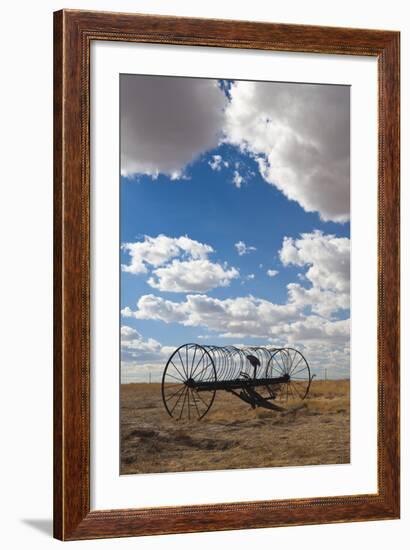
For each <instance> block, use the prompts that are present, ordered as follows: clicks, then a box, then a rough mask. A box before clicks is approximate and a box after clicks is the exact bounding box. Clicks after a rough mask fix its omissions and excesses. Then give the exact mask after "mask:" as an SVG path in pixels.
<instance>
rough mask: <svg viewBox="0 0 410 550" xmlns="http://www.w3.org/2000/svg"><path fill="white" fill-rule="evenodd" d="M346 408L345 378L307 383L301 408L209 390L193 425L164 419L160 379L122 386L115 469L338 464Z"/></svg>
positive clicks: (346, 443)
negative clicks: (279, 408) (205, 408)
mask: <svg viewBox="0 0 410 550" xmlns="http://www.w3.org/2000/svg"><path fill="white" fill-rule="evenodd" d="M299 405H300V404H299ZM349 413H350V384H349V381H348V380H340V381H334V380H328V381H321V380H317V381H316V380H314V381H313V382H312V386H311V390H310V392H309V397H308V398H307V399H306V400H305V401H303V402H302V405H301V406H299V407H298V408H294V409H293V410H292V407H291V410H290V411H289V410H288V411H285V412H275V411H271V410H267V409H262V408H257V409H252V408H251V407H250V406H249V405H247V404H246V403H244V402H242V401H240V400H239V399H238V398H236V397H234V396H232V395H231V394H229V393H226V392H223V391H221V392H217V395H216V398H215V401H214V404H213V406H212V409H211V410H210V412H209V413H208V414H207V416H205V417H204V418H203V420H201V421H200V422H198V421H191V422H188V421H179V422H176V421H175V420H173V419H171V418H170V417H169V416H168V414H167V413H166V411H165V409H164V407H163V404H162V398H161V388H160V384H126V385H122V387H121V473H123V474H130V473H148V472H178V471H195V470H215V469H218V470H219V469H231V468H254V467H272V466H295V465H308V464H339V463H346V462H349V460H350V414H349Z"/></svg>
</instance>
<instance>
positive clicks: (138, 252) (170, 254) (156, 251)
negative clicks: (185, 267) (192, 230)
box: [121, 235, 213, 274]
mask: <svg viewBox="0 0 410 550" xmlns="http://www.w3.org/2000/svg"><path fill="white" fill-rule="evenodd" d="M122 249H123V250H125V251H126V252H127V253H128V254H129V256H130V263H129V264H124V265H122V266H121V268H122V270H123V271H126V272H128V273H134V274H138V273H147V272H148V269H147V266H151V267H159V266H161V265H164V264H165V263H167V262H169V261H170V260H172V258H175V257H177V256H181V255H185V256H188V257H189V258H191V259H194V260H196V259H206V258H207V257H208V254H210V253H211V252H213V248H212V246H210V245H208V244H203V243H200V242H198V241H195V240H193V239H190V238H189V237H186V236H185V237H177V238H174V237H167V236H166V235H158V236H157V237H150V236H148V235H145V236H144V240H143V241H138V242H134V243H124V244H123V245H122Z"/></svg>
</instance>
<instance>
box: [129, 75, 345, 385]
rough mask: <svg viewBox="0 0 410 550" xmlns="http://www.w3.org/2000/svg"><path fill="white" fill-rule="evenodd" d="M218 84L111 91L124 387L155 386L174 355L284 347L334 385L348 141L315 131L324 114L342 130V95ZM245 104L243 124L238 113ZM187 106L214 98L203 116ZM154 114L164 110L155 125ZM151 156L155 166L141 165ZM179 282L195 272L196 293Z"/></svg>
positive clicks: (186, 82) (136, 80) (338, 373)
mask: <svg viewBox="0 0 410 550" xmlns="http://www.w3.org/2000/svg"><path fill="white" fill-rule="evenodd" d="M122 78H123V77H122ZM159 78H161V86H160V90H159V91H158V84H160V81H159V80H158V79H159ZM147 79H148V81H147ZM141 83H143V86H141V87H140V86H139V84H141ZM217 84H218V83H217V82H216V81H205V80H200V79H176V78H167V77H138V76H135V77H131V76H128V77H127V80H126V81H125V82H124V80H123V81H122V87H123V90H124V89H125V92H124V93H122V96H121V97H122V105H121V118H122V121H126V124H125V123H124V122H122V125H123V128H122V134H121V140H122V153H123V154H122V165H121V169H122V176H121V181H120V200H121V228H120V236H121V237H120V238H121V245H122V250H121V263H122V266H123V267H122V270H121V310H122V317H121V318H122V326H123V331H122V350H123V359H122V365H123V370H125V369H128V371H129V372H130V373H132V376H131V379H133V380H134V379H140V378H141V379H144V376H145V372H146V370H147V369H151V370H152V372H154V373H158V372H160V369H161V368H162V366H163V364H164V359H165V358H166V357H167V354H169V353H170V351H171V350H172V349H173V348H174V347H177V346H178V345H181V344H183V343H186V342H203V343H209V344H211V343H212V344H217V345H224V344H235V345H240V344H242V343H246V344H260V345H278V346H279V345H286V344H289V345H295V346H298V347H299V348H300V349H303V350H304V351H305V353H307V354H308V355H309V352H310V357H311V363H312V365H313V368H314V369H316V371H317V374H318V375H320V374H321V372H322V371H323V370H324V368H326V369H329V372H330V375H331V376H332V375H333V376H334V377H346V376H348V374H349V328H348V323H349V315H350V311H349V291H348V284H349V280H348V279H349V275H348V273H349V266H348V262H349V259H350V253H349V246H350V223H349V212H348V206H346V205H348V203H349V191H350V189H349V186H348V182H347V183H346V181H345V180H346V177H345V171H346V163H347V165H348V162H349V158H348V154H346V149H347V148H346V143H345V141H346V135H342V136H339V135H338V133H337V132H336V133H335V130H334V128H333V126H332V124H330V123H329V122H327V118H329V116H331V114H332V112H333V114H334V110H335V105H336V106H337V108H338V109H339V111H340V112H337V116H338V117H339V118H341V120H343V121H344V118H349V116H350V111H349V109H348V108H347V107H346V104H347V106H348V97H349V91H348V89H347V88H344V89H343V90H337V95H336V97H334V96H333V95H332V94H334V88H335V87H333V86H327V87H324V86H322V87H319V86H317V87H313V86H303V85H298V84H295V85H286V86H284V85H283V84H280V85H275V83H271V84H270V85H269V84H268V85H267V84H264V86H263V88H261V89H258V88H257V87H255V86H254V87H253V88H252V87H250V88H249V87H246V86H244V85H243V83H233V85H232V87H231V88H230V89H229V93H226V87H225V89H224V90H222V91H221V87H220V86H218V85H217ZM128 85H130V86H128ZM174 85H175V86H177V87H178V90H175V89H173V86H174ZM206 86H208V87H210V86H212V87H211V88H208V90H206V89H205V88H206ZM141 88H142V92H140V89H141ZM306 88H307V90H306ZM324 88H327V89H328V90H325V91H324V90H323V89H324ZM151 90H154V91H155V93H154V92H153V93H150V91H151ZM181 90H182V91H183V93H184V94H185V97H184V101H183V102H182V104H180V103H178V97H177V98H176V96H178V94H176V92H178V91H179V92H181ZM295 90H296V91H295ZM209 91H211V93H209ZM206 92H208V93H206ZM224 92H225V93H224ZM231 92H232V93H231ZM144 93H145V95H144ZM205 93H206V95H205ZM139 94H140V95H139ZM218 94H220V95H221V96H222V97H220V96H219V95H218ZM252 94H253V97H254V103H252V102H251V103H250V105H251V106H252V107H253V112H252V113H249V112H248V108H246V109H245V108H244V106H246V105H247V103H246V102H245V101H244V99H246V100H250V97H249V96H250V95H252ZM326 94H328V95H326ZM152 95H154V96H155V95H157V96H156V97H154V99H152V97H151V96H152ZM179 95H181V93H179ZM198 95H199V98H200V99H201V98H202V100H203V98H204V97H205V98H207V99H208V98H209V96H210V95H211V96H212V95H213V96H215V97H214V99H213V101H212V97H211V100H210V101H209V105H206V100H207V99H205V100H203V101H201V102H199V101H198ZM191 96H192V97H191ZM278 98H279V99H278ZM346 98H347V99H346ZM159 101H161V105H162V104H163V103H165V105H166V106H167V109H168V110H164V111H163V112H162V113H161V117H157V118H156V116H157V109H156V103H155V102H157V105H158V102H159ZM175 101H176V102H177V103H176V104H173V103H175ZM203 103H205V105H203ZM327 103H328V104H329V106H328V109H329V113H326V104H327ZM340 103H342V104H343V109H342V108H339V106H340ZM215 104H217V107H216V108H215ZM135 105H137V107H135ZM248 105H249V104H248ZM198 106H199V107H198ZM134 107H135V108H134ZM144 107H145V108H144ZM190 107H191V111H190ZM284 107H285V108H284ZM319 107H320V110H319ZM322 108H323V110H324V112H323V113H322V112H321V111H322ZM139 109H144V110H143V112H142V114H141V111H140V110H139ZM154 109H155V111H154ZM286 109H288V111H289V113H290V114H289V115H286ZM332 109H333V111H332ZM198 110H199V111H200V112H198ZM249 110H250V111H252V109H249ZM298 110H299V111H298ZM150 111H152V119H150V117H149V116H148V115H149V114H150ZM202 111H203V112H202ZM214 111H215V112H214ZM284 113H285V114H284ZM321 117H322V119H323V120H316V118H319V119H320V118H321ZM342 117H344V118H343V119H342ZM196 119H197V120H196ZM210 120H211V122H212V124H213V126H212V124H210V122H209V121H210ZM150 121H152V126H151V125H150ZM333 122H335V121H333ZM344 122H345V121H344ZM207 124H210V127H209V128H208V129H207V132H208V134H207V135H205V134H206V132H205V130H204V132H203V133H204V136H203V139H202V142H201V140H199V141H198V138H197V136H198V133H201V132H199V131H198V128H199V129H201V128H203V127H206V125H207ZM326 124H327V126H328V127H326ZM124 126H126V130H124ZM343 127H344V128H346V124H345V125H344V126H343V125H342V128H343ZM347 128H348V124H347ZM315 132H316V133H315ZM341 132H342V133H343V131H342V130H341ZM344 133H345V134H346V130H345V132H344ZM185 134H186V135H185ZM181 135H182V136H183V137H181ZM178 139H179V140H180V142H178ZM139 143H141V147H139V146H138V144H139ZM277 144H280V145H277ZM154 149H155V151H156V150H160V151H163V154H162V155H158V156H156V153H155V154H153V155H152V156H153V158H152V160H151V159H150V158H149V157H150V155H151V151H153V150H154ZM124 151H125V153H124ZM346 157H347V158H346ZM187 159H188V161H187ZM287 163H288V164H287ZM332 165H333V167H334V170H332ZM341 166H342V169H341ZM342 170H344V172H343V171H342ZM338 173H339V174H340V176H339V178H338V179H337V181H336V180H334V179H332V178H335V177H336V176H335V175H334V174H338ZM343 178H344V179H343ZM347 179H348V178H347ZM342 180H343V181H342ZM333 190H334V191H333ZM326 193H327V195H326ZM159 236H163V238H162V240H161V239H159ZM181 237H187V238H188V240H187V241H186V243H188V244H183V245H182V247H181V246H180V244H179V243H181V242H182V241H180V240H178V239H181ZM148 239H150V241H149V242H148ZM184 242H185V241H184ZM192 243H197V244H196V245H195V244H192ZM195 246H196V247H197V248H198V247H202V248H200V250H199V252H198V253H196V252H195V251H194V252H193V250H194V248H193V247H195ZM206 246H207V247H208V248H206V249H205V247H206ZM164 247H165V248H164ZM158 254H160V256H158ZM201 262H202V263H201ZM188 270H191V271H190V273H191V275H192V277H194V278H195V273H196V271H195V270H200V271H198V273H200V275H201V277H200V279H201V280H199V279H198V281H194V282H192V281H191V282H189V281H187V280H186V279H187V277H188V275H189V274H188V273H187V271H188ZM204 271H206V272H207V273H204ZM207 274H209V277H208V279H209V280H208V279H207ZM192 277H191V278H192ZM188 278H189V277H188ZM196 282H198V284H196ZM289 285H291V286H290V287H289ZM290 289H291V292H290ZM146 297H150V298H148V299H147V298H146ZM152 297H154V298H152ZM241 298H243V300H242V301H240V300H239V299H241ZM141 299H142V301H141ZM212 308H214V310H215V315H214V317H212V316H211V315H212V311H213V309H212ZM244 308H245V309H244ZM208 310H209V315H208ZM270 310H272V320H271V322H270V319H269V315H270V313H269V311H270ZM247 311H249V319H248V318H247V314H246V312H247ZM153 317H155V319H153ZM251 318H252V319H253V320H252V328H251V329H250V328H249V326H250V321H249V320H250V319H251ZM215 319H217V321H216V320H215ZM346 323H347V324H346ZM140 373H141V374H140Z"/></svg>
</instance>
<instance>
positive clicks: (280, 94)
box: [224, 81, 350, 222]
mask: <svg viewBox="0 0 410 550" xmlns="http://www.w3.org/2000/svg"><path fill="white" fill-rule="evenodd" d="M230 95H231V101H230V102H229V104H228V106H227V109H226V117H225V126H224V133H225V140H226V142H228V143H230V144H233V145H237V146H238V147H239V148H240V149H241V150H242V151H243V152H246V153H248V154H250V155H251V156H253V157H254V158H255V160H256V161H257V163H258V166H259V171H260V173H261V175H262V177H263V178H264V179H265V180H266V181H267V182H268V183H270V184H272V185H275V186H276V187H277V188H278V189H279V190H280V191H282V192H283V193H284V194H285V195H286V197H288V198H289V199H291V200H294V201H297V202H298V203H299V204H300V206H302V208H304V209H305V210H306V211H308V212H319V214H320V216H321V218H322V219H323V220H333V221H339V222H343V221H346V220H348V219H349V214H350V91H349V88H348V87H347V86H330V85H329V86H324V85H313V84H309V85H307V84H303V85H297V84H286V83H267V82H246V81H241V82H235V83H234V84H233V85H232V86H231V88H230Z"/></svg>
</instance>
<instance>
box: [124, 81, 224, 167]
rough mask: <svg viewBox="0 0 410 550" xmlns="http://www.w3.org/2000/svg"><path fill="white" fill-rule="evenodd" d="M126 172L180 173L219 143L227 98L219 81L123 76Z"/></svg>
mask: <svg viewBox="0 0 410 550" xmlns="http://www.w3.org/2000/svg"><path fill="white" fill-rule="evenodd" d="M120 98H121V173H122V174H123V175H132V174H135V173H139V174H149V175H151V176H157V175H158V174H159V173H162V174H166V175H169V176H172V175H174V177H175V176H176V175H177V174H180V173H181V172H182V171H183V169H184V168H185V166H186V165H187V164H189V163H190V162H192V161H193V160H194V159H195V158H196V157H197V156H198V155H200V154H202V153H203V152H204V151H207V150H209V149H212V148H214V147H216V146H217V145H218V142H219V140H220V138H221V131H222V127H223V120H224V108H225V105H226V102H227V98H226V96H225V94H224V93H223V92H222V91H221V90H220V89H219V87H218V83H217V81H216V80H211V79H199V78H179V77H161V76H138V75H121V80H120Z"/></svg>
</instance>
